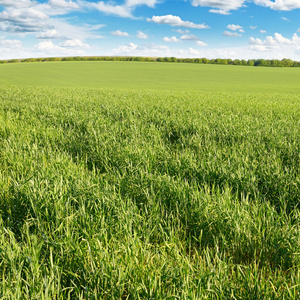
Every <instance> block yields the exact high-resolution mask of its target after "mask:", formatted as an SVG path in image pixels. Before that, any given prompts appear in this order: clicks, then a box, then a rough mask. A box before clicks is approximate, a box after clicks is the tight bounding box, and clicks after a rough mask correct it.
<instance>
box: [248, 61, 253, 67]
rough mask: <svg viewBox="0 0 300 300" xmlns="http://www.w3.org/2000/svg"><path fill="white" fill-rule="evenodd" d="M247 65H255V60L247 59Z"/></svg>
mask: <svg viewBox="0 0 300 300" xmlns="http://www.w3.org/2000/svg"><path fill="white" fill-rule="evenodd" d="M247 65H248V66H251V67H253V66H254V60H253V59H249V60H248V61H247Z"/></svg>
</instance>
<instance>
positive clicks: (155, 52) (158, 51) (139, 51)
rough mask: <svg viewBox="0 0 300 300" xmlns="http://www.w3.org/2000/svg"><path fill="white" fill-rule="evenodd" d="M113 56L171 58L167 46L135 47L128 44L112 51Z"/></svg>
mask: <svg viewBox="0 0 300 300" xmlns="http://www.w3.org/2000/svg"><path fill="white" fill-rule="evenodd" d="M112 53H113V54H114V55H133V56H138V55H140V56H171V51H170V49H169V48H168V47H167V46H163V45H157V44H143V45H136V44H134V43H129V44H127V45H122V46H119V47H118V48H116V49H113V51H112Z"/></svg>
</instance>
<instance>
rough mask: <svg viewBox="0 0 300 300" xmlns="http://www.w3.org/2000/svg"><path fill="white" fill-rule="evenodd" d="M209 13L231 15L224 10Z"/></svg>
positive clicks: (212, 10) (213, 10)
mask: <svg viewBox="0 0 300 300" xmlns="http://www.w3.org/2000/svg"><path fill="white" fill-rule="evenodd" d="M209 12H210V13H212V14H219V15H230V12H228V11H227V10H224V9H210V10H209Z"/></svg>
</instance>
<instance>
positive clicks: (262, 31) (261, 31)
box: [259, 29, 267, 33]
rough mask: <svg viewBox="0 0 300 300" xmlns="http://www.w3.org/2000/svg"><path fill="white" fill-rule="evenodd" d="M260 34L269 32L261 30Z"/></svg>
mask: <svg viewBox="0 0 300 300" xmlns="http://www.w3.org/2000/svg"><path fill="white" fill-rule="evenodd" d="M259 32H260V33H266V32H267V31H266V30H263V29H261V30H260V31H259Z"/></svg>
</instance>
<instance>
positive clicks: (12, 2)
mask: <svg viewBox="0 0 300 300" xmlns="http://www.w3.org/2000/svg"><path fill="white" fill-rule="evenodd" d="M0 5H2V6H5V7H17V8H23V7H30V6H31V5H32V2H31V1H30V0H0Z"/></svg>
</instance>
